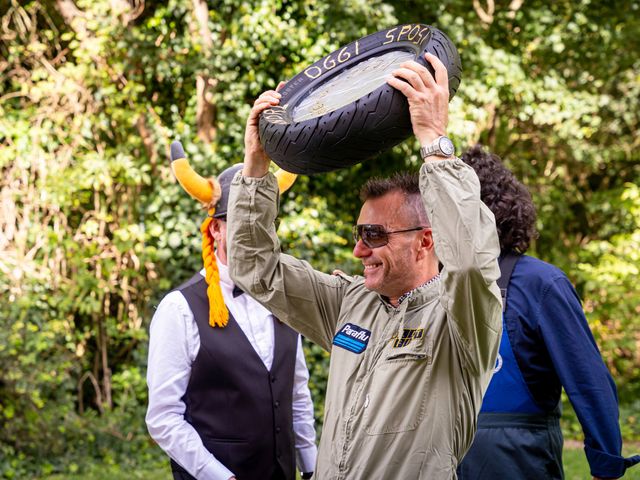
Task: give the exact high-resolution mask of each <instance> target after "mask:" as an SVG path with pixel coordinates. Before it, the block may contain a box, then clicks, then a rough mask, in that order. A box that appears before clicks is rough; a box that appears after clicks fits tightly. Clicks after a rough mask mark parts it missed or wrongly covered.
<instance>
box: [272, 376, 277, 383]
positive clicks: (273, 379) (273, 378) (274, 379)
mask: <svg viewBox="0 0 640 480" xmlns="http://www.w3.org/2000/svg"><path fill="white" fill-rule="evenodd" d="M275 381H276V377H274V376H273V375H271V383H273V382H275Z"/></svg>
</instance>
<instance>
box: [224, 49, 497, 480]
mask: <svg viewBox="0 0 640 480" xmlns="http://www.w3.org/2000/svg"><path fill="white" fill-rule="evenodd" d="M425 57H426V59H427V61H428V62H430V63H431V65H432V66H433V68H434V71H435V75H434V76H432V75H431V74H430V73H429V71H428V70H427V69H426V68H425V67H423V66H421V65H419V64H418V63H417V62H413V61H411V62H406V63H403V64H402V65H401V66H400V68H398V69H397V70H396V71H394V72H393V78H391V79H389V80H388V83H389V84H390V85H391V86H393V87H395V88H397V89H398V90H399V91H401V92H402V93H403V94H404V95H405V96H406V97H407V100H408V102H409V110H410V114H411V123H412V126H413V131H414V134H415V135H416V137H417V138H418V140H419V141H420V143H421V145H422V146H423V148H422V149H421V153H422V155H423V158H424V161H425V162H424V164H423V165H422V167H421V169H420V175H419V177H418V176H417V175H411V174H401V175H396V176H394V177H392V178H390V179H383V180H370V181H369V182H368V183H367V184H366V185H365V188H364V189H363V197H364V204H363V206H362V209H361V211H360V216H359V219H358V224H357V225H356V226H355V227H354V238H355V240H356V245H355V248H354V255H355V256H356V257H358V258H359V259H361V261H362V263H363V266H364V276H363V277H349V276H347V275H343V274H340V275H328V274H324V273H322V272H318V271H316V270H314V269H313V268H312V267H311V266H310V265H309V264H308V263H306V262H304V261H301V260H297V259H295V258H293V257H291V256H288V255H283V254H281V253H280V248H279V242H278V239H277V236H276V233H275V229H274V221H275V219H276V216H277V209H278V200H277V198H278V195H277V185H276V181H275V178H274V177H273V175H271V174H270V173H268V172H269V170H268V169H269V163H270V160H269V159H268V158H267V156H266V154H265V152H264V150H263V149H262V146H261V144H260V141H259V138H258V118H259V115H260V112H262V111H263V110H265V109H266V108H268V107H271V106H274V105H277V104H278V102H279V94H278V93H277V92H275V91H269V92H265V93H263V94H262V95H261V96H260V97H259V98H258V100H256V102H255V104H254V107H253V109H252V110H251V114H250V116H249V119H248V121H247V130H246V133H245V148H246V151H245V160H244V168H243V171H242V174H238V175H236V176H235V178H234V179H233V181H232V186H231V193H230V200H229V211H228V220H229V224H228V236H229V242H228V244H229V256H230V265H231V269H230V274H231V276H232V278H233V279H234V281H235V282H236V283H237V284H238V285H240V286H241V288H243V289H244V290H245V291H247V292H249V293H250V294H251V295H252V296H253V297H255V298H256V299H257V300H258V301H260V302H261V303H263V304H264V305H265V306H267V308H269V309H270V310H271V311H272V312H274V314H276V315H277V316H278V318H280V319H281V320H282V321H284V322H285V323H287V324H289V325H290V326H292V327H293V328H294V329H296V330H298V331H299V332H300V333H302V334H303V335H305V336H306V337H307V338H309V339H310V340H312V341H314V342H315V343H317V344H318V345H320V346H322V347H323V348H325V349H326V350H328V351H330V353H331V366H330V372H329V383H328V388H327V396H326V408H325V411H326V414H325V420H324V427H323V435H322V439H321V441H320V449H319V453H318V462H317V466H316V478H318V479H320V480H322V479H349V480H358V479H396V478H403V479H418V478H419V479H450V478H455V477H456V466H457V464H458V462H459V461H460V459H461V458H462V457H463V456H464V454H465V452H466V451H467V449H468V448H469V446H470V444H471V441H472V439H473V435H474V433H475V429H476V418H477V415H478V410H479V407H480V404H481V401H482V395H483V393H484V391H485V389H486V387H487V384H488V383H489V380H490V377H491V371H492V369H493V366H494V364H495V360H496V355H497V349H498V342H499V339H500V334H501V300H500V292H499V289H498V287H497V285H496V280H497V278H498V277H499V275H500V274H499V269H498V263H497V258H498V255H499V252H500V247H499V243H498V238H497V235H496V226H495V222H494V218H493V215H492V214H491V212H490V211H489V210H488V209H487V208H486V206H485V205H484V204H483V203H482V202H481V201H480V187H479V183H478V179H477V176H476V175H475V173H474V172H473V170H472V169H471V168H470V167H468V166H467V165H465V164H464V163H463V162H461V161H460V160H459V159H458V158H456V157H454V156H452V153H453V149H451V150H449V149H448V148H446V147H448V146H449V147H451V146H452V145H451V143H450V141H448V139H446V137H444V135H445V133H446V127H447V123H448V97H449V90H448V79H447V71H446V68H445V67H444V65H443V64H442V63H441V62H440V61H439V60H438V59H437V58H436V57H435V56H433V55H430V54H427V55H426V56H425ZM439 261H440V262H441V263H442V264H443V268H442V270H441V271H439V267H438V262H439Z"/></svg>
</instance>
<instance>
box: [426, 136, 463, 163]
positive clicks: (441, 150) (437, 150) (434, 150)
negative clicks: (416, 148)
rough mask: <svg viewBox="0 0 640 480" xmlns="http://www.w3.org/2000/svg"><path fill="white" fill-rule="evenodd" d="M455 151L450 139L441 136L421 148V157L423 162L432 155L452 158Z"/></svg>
mask: <svg viewBox="0 0 640 480" xmlns="http://www.w3.org/2000/svg"><path fill="white" fill-rule="evenodd" d="M455 151H456V149H455V147H454V146H453V142H452V141H451V140H450V139H449V138H448V137H444V136H440V137H438V138H436V139H435V140H434V141H433V142H431V143H430V144H429V145H423V146H422V147H420V156H421V157H422V159H423V160H424V159H425V158H427V157H430V156H432V155H436V156H438V157H450V156H451V155H453V152H455Z"/></svg>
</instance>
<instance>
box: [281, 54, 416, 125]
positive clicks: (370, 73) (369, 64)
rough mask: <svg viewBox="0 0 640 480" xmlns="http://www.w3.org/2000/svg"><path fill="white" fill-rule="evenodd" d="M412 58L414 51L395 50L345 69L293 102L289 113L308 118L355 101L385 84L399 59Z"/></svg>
mask: <svg viewBox="0 0 640 480" xmlns="http://www.w3.org/2000/svg"><path fill="white" fill-rule="evenodd" d="M414 58H415V53H414V52H408V51H403V50H395V51H392V52H389V53H385V54H384V55H379V56H377V57H372V58H369V59H368V60H364V61H362V62H360V63H358V64H356V65H354V66H353V67H351V68H348V69H345V70H344V71H342V72H340V73H339V74H337V75H336V76H335V77H333V78H331V79H330V80H329V81H327V82H326V83H323V84H321V85H320V86H319V87H318V88H317V89H316V90H314V91H313V92H311V93H310V94H309V95H308V96H307V97H306V98H305V99H304V100H302V101H301V102H300V103H299V104H298V105H296V106H295V108H294V109H293V112H292V114H291V115H292V118H293V121H294V122H303V121H305V120H310V119H312V118H315V117H319V116H321V115H324V114H325V113H329V112H333V111H334V110H338V109H340V108H342V107H344V106H346V105H349V104H350V103H351V102H355V101H356V100H358V99H359V98H361V97H364V96H365V95H368V94H369V93H371V92H373V91H374V90H375V89H376V88H378V87H380V86H381V85H383V84H385V83H386V81H387V77H388V76H389V75H390V74H391V72H392V71H394V70H395V69H397V68H398V66H399V65H400V64H401V63H402V62H406V61H408V60H413V59H414Z"/></svg>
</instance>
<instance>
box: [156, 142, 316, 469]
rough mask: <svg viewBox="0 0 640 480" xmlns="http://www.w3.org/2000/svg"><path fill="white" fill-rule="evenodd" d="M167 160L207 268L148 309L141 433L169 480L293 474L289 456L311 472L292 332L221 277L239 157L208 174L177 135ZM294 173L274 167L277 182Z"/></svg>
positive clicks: (312, 450) (300, 360) (311, 448)
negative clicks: (199, 215)
mask: <svg viewBox="0 0 640 480" xmlns="http://www.w3.org/2000/svg"><path fill="white" fill-rule="evenodd" d="M171 159H172V170H173V172H174V173H175V175H176V177H177V178H178V180H179V181H180V183H181V185H182V186H183V187H184V188H185V190H186V191H187V192H188V193H189V194H190V195H192V196H193V197H194V198H196V199H197V200H199V201H201V202H202V203H203V204H204V206H205V207H206V208H207V210H208V216H207V218H206V219H205V221H204V222H203V224H202V227H201V231H202V235H203V241H202V246H203V248H202V256H203V259H204V265H205V268H204V269H203V270H202V271H201V272H199V273H197V274H196V275H194V276H193V277H192V278H191V279H190V280H188V281H187V282H186V283H184V284H183V285H181V286H179V287H178V288H176V289H175V290H173V291H172V292H170V293H169V294H168V295H166V296H165V297H164V298H163V299H162V301H161V302H160V304H159V306H158V308H157V310H156V313H155V315H154V316H153V320H152V322H151V331H150V340H149V362H148V371H147V383H148V385H149V407H148V411H147V416H146V422H147V427H148V430H149V433H150V434H151V436H152V437H153V439H154V440H155V441H156V442H157V443H158V445H160V447H161V448H162V449H163V450H164V451H165V452H166V453H167V454H168V455H169V457H170V458H171V470H172V473H173V477H174V478H175V479H180V480H184V479H192V478H197V479H207V480H227V479H233V478H236V477H237V478H238V479H240V480H265V479H266V480H293V479H295V478H296V473H295V469H296V461H297V465H298V468H299V469H300V471H301V472H303V478H310V476H311V472H312V471H313V468H314V464H315V461H316V446H315V429H314V426H313V422H314V420H313V404H312V401H311V395H310V393H309V388H308V387H307V381H308V378H309V374H308V370H307V366H306V363H305V359H304V355H303V352H302V346H301V341H300V337H299V335H298V334H297V333H296V332H294V331H293V330H291V329H290V328H289V327H287V326H286V325H284V324H282V323H281V322H280V321H278V320H277V319H276V318H274V316H273V315H272V314H271V313H270V312H269V311H268V310H266V309H265V308H264V307H263V306H261V305H260V304H259V303H258V302H256V301H255V300H254V299H252V298H251V297H250V296H249V295H246V294H244V293H243V292H242V291H241V290H240V289H238V288H237V287H235V286H234V284H233V283H232V281H231V280H230V278H229V273H228V266H227V243H226V215H227V202H228V198H229V184H230V182H231V179H232V178H233V175H234V174H235V173H236V172H238V171H239V170H240V169H241V168H242V165H241V164H240V165H235V166H233V167H231V168H229V169H227V170H225V171H224V172H222V173H221V174H220V176H219V177H218V178H217V180H216V179H212V180H208V179H204V178H202V177H200V176H199V175H197V174H196V173H195V172H194V171H193V170H192V169H191V167H190V166H189V163H188V161H187V159H186V158H185V155H184V151H183V149H182V146H181V145H180V143H178V142H175V143H174V144H173V145H172V146H171ZM294 179H295V177H291V176H290V175H287V174H285V173H284V172H282V175H281V186H282V188H283V189H285V188H287V187H288V186H289V185H290V184H291V183H293V180H294ZM214 244H216V247H217V248H215V250H214Z"/></svg>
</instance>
